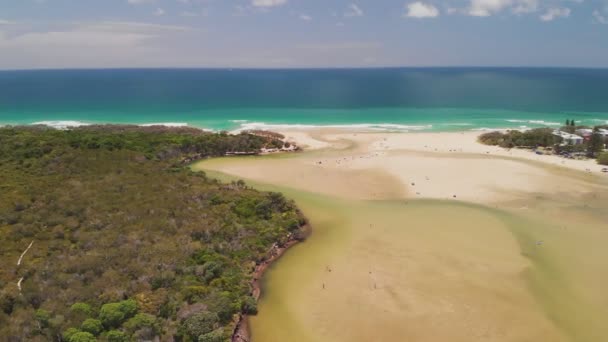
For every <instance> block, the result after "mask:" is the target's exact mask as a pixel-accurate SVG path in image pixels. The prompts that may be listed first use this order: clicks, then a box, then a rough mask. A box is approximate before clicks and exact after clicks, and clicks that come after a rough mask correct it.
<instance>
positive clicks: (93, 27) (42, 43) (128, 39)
mask: <svg viewBox="0 0 608 342" xmlns="http://www.w3.org/2000/svg"><path fill="white" fill-rule="evenodd" d="M188 30H189V28H187V27H183V26H171V25H157V24H147V23H137V22H112V21H104V22H95V23H87V24H82V23H81V24H75V25H73V26H72V27H69V28H64V29H63V30H54V31H46V32H27V33H23V34H20V35H16V36H13V37H11V38H7V37H4V38H3V37H0V47H14V48H19V47H30V48H44V47H57V48H60V47H104V46H106V47H108V46H135V45H139V44H142V43H144V42H145V41H146V40H149V39H152V38H156V37H160V36H163V35H167V34H171V33H176V32H186V31H188Z"/></svg>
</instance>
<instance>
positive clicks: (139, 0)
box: [127, 0, 156, 5]
mask: <svg viewBox="0 0 608 342" xmlns="http://www.w3.org/2000/svg"><path fill="white" fill-rule="evenodd" d="M155 1H156V0H127V3H129V4H131V5H141V4H151V3H153V2H155Z"/></svg>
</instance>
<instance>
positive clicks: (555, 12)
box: [540, 7, 570, 21]
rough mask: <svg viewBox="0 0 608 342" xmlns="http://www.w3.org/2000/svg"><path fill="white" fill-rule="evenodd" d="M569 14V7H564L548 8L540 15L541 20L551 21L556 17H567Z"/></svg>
mask: <svg viewBox="0 0 608 342" xmlns="http://www.w3.org/2000/svg"><path fill="white" fill-rule="evenodd" d="M569 16H570V9H569V8H565V7H561V8H560V7H553V8H549V9H548V10H547V12H545V14H543V15H541V16H540V20H542V21H552V20H553V19H557V18H567V17H569Z"/></svg>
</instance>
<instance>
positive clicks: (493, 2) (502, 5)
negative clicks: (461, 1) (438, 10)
mask: <svg viewBox="0 0 608 342" xmlns="http://www.w3.org/2000/svg"><path fill="white" fill-rule="evenodd" d="M539 1H540V0H470V2H469V6H468V7H467V8H466V9H464V10H459V9H453V8H451V9H449V13H456V12H462V13H464V14H467V15H470V16H474V17H489V16H491V15H494V14H496V13H499V12H501V11H503V10H505V9H510V10H511V12H513V13H514V14H526V13H532V12H536V11H538V8H539Z"/></svg>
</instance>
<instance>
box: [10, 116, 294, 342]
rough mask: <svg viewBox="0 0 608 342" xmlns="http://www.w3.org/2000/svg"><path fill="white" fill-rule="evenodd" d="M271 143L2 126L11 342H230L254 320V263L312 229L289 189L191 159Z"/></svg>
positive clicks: (149, 131)
mask: <svg viewBox="0 0 608 342" xmlns="http://www.w3.org/2000/svg"><path fill="white" fill-rule="evenodd" d="M273 139H274V138H273V137H260V136H255V135H250V134H239V135H228V134H212V133H205V132H202V131H199V130H193V129H166V128H159V127H152V128H137V127H133V126H127V127H124V126H109V127H107V126H100V127H87V128H81V129H73V130H67V131H59V130H53V129H47V128H43V127H27V128H23V127H17V128H15V127H5V128H0V193H1V194H2V196H0V241H2V246H1V247H0V336H2V337H4V338H6V339H7V340H23V341H29V340H33V341H38V340H49V341H53V340H55V341H57V340H58V336H63V340H64V341H72V340H74V341H89V340H90V341H93V340H95V335H99V336H98V337H99V339H100V341H105V340H108V341H128V340H148V339H150V340H151V339H153V338H154V337H155V336H160V337H162V338H167V339H168V338H171V337H175V338H181V339H182V341H184V342H188V341H196V340H197V339H199V337H200V336H202V335H207V334H210V333H213V334H212V335H208V336H206V337H205V339H207V340H209V341H213V340H214V339H215V338H216V337H217V336H219V335H221V336H222V338H224V339H225V338H228V337H229V336H230V334H231V332H232V329H233V327H234V320H233V318H234V315H236V314H239V313H242V312H248V313H254V312H255V309H254V308H255V301H253V300H252V298H251V291H252V289H251V272H252V270H253V268H254V265H255V264H256V263H258V262H261V261H262V260H263V259H264V258H265V256H266V254H267V252H268V250H269V249H270V247H271V246H273V245H274V244H275V243H278V244H279V245H280V244H283V243H285V242H286V241H287V239H288V236H290V234H293V233H295V232H297V231H298V228H299V227H301V226H302V225H303V224H305V220H304V218H303V216H302V215H301V213H300V212H299V211H298V210H297V208H296V207H295V205H294V204H293V202H291V201H288V200H287V199H285V198H284V197H283V196H282V195H281V194H277V193H263V192H258V191H255V190H253V189H250V188H248V187H247V186H246V185H245V184H244V183H242V182H240V183H236V182H235V183H234V184H222V183H219V182H217V181H215V180H213V179H209V178H207V177H206V176H205V174H204V173H198V172H192V171H191V170H190V169H189V168H188V167H187V165H185V164H184V163H183V161H184V159H192V158H204V157H208V156H223V155H225V154H226V153H227V152H237V151H239V152H253V153H255V152H256V151H259V149H260V148H262V147H264V146H267V144H269V143H271V142H273V141H274V140H273ZM28 246H30V247H31V248H30V249H29V250H28V251H27V253H26V254H25V255H24V257H23V259H22V262H21V264H20V265H17V261H18V260H19V258H20V256H21V254H22V253H24V251H25V250H26V249H27V248H28ZM20 279H22V281H21V282H20V286H21V289H19V288H18V286H17V283H18V281H19V280H20ZM100 324H101V327H100ZM220 328H223V329H220Z"/></svg>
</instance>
